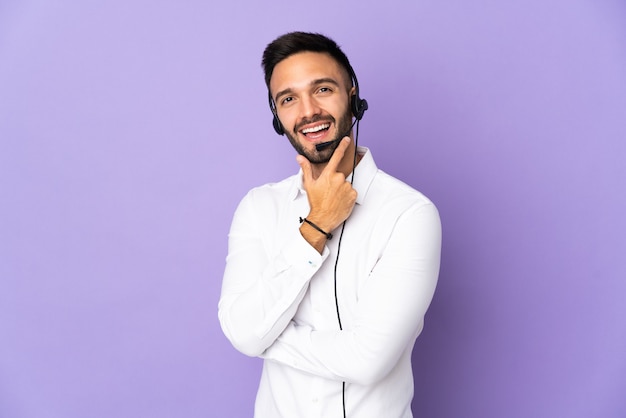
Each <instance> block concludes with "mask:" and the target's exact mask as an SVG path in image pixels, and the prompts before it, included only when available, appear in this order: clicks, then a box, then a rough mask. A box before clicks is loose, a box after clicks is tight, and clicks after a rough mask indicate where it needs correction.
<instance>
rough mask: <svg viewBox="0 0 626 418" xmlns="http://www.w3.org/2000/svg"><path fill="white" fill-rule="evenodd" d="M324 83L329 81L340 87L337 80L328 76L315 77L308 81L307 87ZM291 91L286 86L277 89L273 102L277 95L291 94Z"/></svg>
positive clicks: (276, 99) (275, 100)
mask: <svg viewBox="0 0 626 418" xmlns="http://www.w3.org/2000/svg"><path fill="white" fill-rule="evenodd" d="M324 83H330V84H332V85H334V86H336V87H341V86H340V85H339V83H338V82H337V80H335V79H334V78H330V77H324V78H317V79H315V80H313V81H311V82H310V83H309V87H313V86H317V85H319V84H324ZM291 93H293V89H292V88H291V87H288V88H286V89H284V90H281V91H279V92H278V93H276V96H275V98H274V102H277V101H278V98H279V97H281V96H284V95H287V94H291Z"/></svg>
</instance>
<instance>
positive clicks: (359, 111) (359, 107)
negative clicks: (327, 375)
mask: <svg viewBox="0 0 626 418" xmlns="http://www.w3.org/2000/svg"><path fill="white" fill-rule="evenodd" d="M346 65H347V67H346V70H348V75H350V79H351V80H352V86H353V87H354V94H353V95H352V97H351V98H350V110H351V111H352V115H353V116H354V119H355V120H354V122H352V125H351V126H350V129H348V131H347V132H345V133H344V134H343V135H340V136H339V137H338V138H337V139H335V140H332V141H328V142H323V143H321V144H317V145H316V146H315V148H316V149H317V151H321V150H322V149H324V148H327V147H329V146H330V145H332V144H333V143H335V142H339V141H341V140H342V139H343V137H345V136H347V135H348V134H349V133H350V131H351V130H352V128H353V127H354V124H355V123H356V135H355V139H354V162H353V165H352V178H351V180H350V184H353V183H354V171H355V169H356V161H357V148H358V145H359V122H360V121H361V119H363V115H364V114H365V111H366V110H367V109H368V108H369V106H368V104H367V100H365V99H362V98H361V96H360V95H359V81H358V80H357V78H356V74H355V72H354V69H353V68H352V66H351V65H350V63H349V62H347V63H346ZM267 97H268V100H269V105H270V110H271V111H272V115H273V118H272V125H273V126H274V130H275V131H276V133H277V134H278V135H284V134H285V128H284V127H283V124H282V123H281V122H280V119H279V118H278V112H277V110H276V104H275V103H274V100H273V99H272V93H270V91H269V89H268V91H267ZM346 222H347V219H346V220H345V221H343V224H342V225H341V233H340V234H339V243H338V244H337V256H336V258H335V268H334V272H333V274H334V288H335V308H336V309H337V321H338V323H339V329H340V330H342V331H343V326H342V325H341V315H340V313H339V299H338V298H337V264H339V252H340V251H341V240H342V238H343V231H344V229H345V228H346ZM341 398H342V404H343V417H344V418H346V382H342V389H341Z"/></svg>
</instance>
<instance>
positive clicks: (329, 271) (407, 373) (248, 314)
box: [219, 148, 441, 418]
mask: <svg viewBox="0 0 626 418" xmlns="http://www.w3.org/2000/svg"><path fill="white" fill-rule="evenodd" d="M359 153H361V154H363V158H362V159H361V161H360V162H359V164H358V166H357V167H356V170H355V177H354V183H353V187H354V188H355V189H356V191H357V193H358V197H357V202H356V205H355V207H354V210H353V211H352V214H351V215H350V217H349V218H348V220H347V221H346V223H345V231H344V234H343V237H342V238H341V248H340V255H339V259H338V261H337V262H336V255H337V247H338V244H339V241H340V234H341V227H339V228H337V230H335V231H332V232H333V235H334V237H333V239H332V240H329V241H327V243H326V247H325V248H324V250H323V253H322V254H319V253H318V252H317V251H316V250H315V249H314V248H313V247H311V246H310V245H309V244H308V243H307V242H306V241H305V240H304V238H303V237H302V235H301V234H300V231H299V222H298V218H299V217H304V216H306V215H307V214H308V212H309V205H308V200H307V197H306V192H305V191H304V189H303V187H302V180H301V178H302V176H301V173H300V174H298V175H295V176H292V177H289V178H287V179H286V180H283V181H282V182H279V183H275V184H267V185H265V186H262V187H259V188H255V189H253V190H251V191H250V192H249V193H248V194H247V195H246V197H245V198H244V199H243V200H242V201H241V203H240V205H239V207H238V208H237V211H236V213H235V216H234V219H233V223H232V227H231V231H230V234H229V250H228V257H227V259H226V269H225V273H224V281H223V285H222V295H221V298H220V302H219V319H220V323H221V325H222V329H223V331H224V333H225V335H226V336H227V337H228V339H229V340H230V341H231V342H232V344H233V345H234V346H235V348H237V349H238V350H239V351H241V352H242V353H244V354H247V355H249V356H260V357H262V358H264V359H265V361H264V366H263V374H262V377H261V382H260V386H259V390H258V393H257V399H256V405H255V417H257V418H273V417H286V418H300V417H324V418H329V417H342V416H343V406H342V386H343V385H342V382H346V388H345V403H346V406H345V408H346V414H347V416H348V417H350V418H356V417H359V418H361V417H375V418H380V417H385V418H396V417H398V418H400V417H411V416H412V414H411V409H410V406H411V400H412V398H413V373H412V369H411V352H412V349H413V345H414V343H415V339H416V338H417V336H418V335H419V333H420V332H421V330H422V327H423V320H424V315H425V313H426V310H427V308H428V306H429V304H430V301H431V299H432V296H433V293H434V291H435V286H436V283H437V277H438V274H439V260H440V251H441V224H440V220H439V215H438V212H437V209H436V208H435V206H434V205H433V203H432V202H431V201H429V200H428V199H427V198H426V197H425V196H424V195H422V194H421V193H419V192H417V191H416V190H414V189H412V188H411V187H409V186H407V185H406V184H404V183H402V182H401V181H399V180H397V179H395V178H393V177H391V176H389V175H387V174H386V173H384V172H382V171H380V170H378V168H377V167H376V164H375V163H374V160H373V158H372V156H371V153H370V152H369V151H368V150H367V149H366V148H359ZM347 180H348V181H349V180H350V178H348V179H347ZM335 264H337V265H336V267H335ZM335 268H336V271H337V273H336V281H337V305H338V310H339V315H340V319H341V325H342V328H343V329H342V330H340V329H339V324H338V314H337V305H336V303H335V285H334V283H335V274H334V271H335Z"/></svg>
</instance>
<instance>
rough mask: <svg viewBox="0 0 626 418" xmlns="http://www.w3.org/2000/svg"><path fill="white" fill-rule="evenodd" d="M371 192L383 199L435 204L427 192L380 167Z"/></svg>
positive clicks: (407, 202)
mask: <svg viewBox="0 0 626 418" xmlns="http://www.w3.org/2000/svg"><path fill="white" fill-rule="evenodd" d="M371 192H372V194H373V195H374V196H375V197H376V198H377V199H380V200H382V201H387V202H390V201H395V202H398V201H404V202H405V203H406V204H425V205H433V202H432V201H431V200H430V199H429V198H428V197H427V196H426V195H425V194H423V193H422V192H420V191H419V190H417V189H416V188H414V187H413V186H411V185H409V184H407V183H405V182H404V181H402V180H400V179H399V178H397V177H394V176H392V175H391V174H388V173H386V172H384V171H383V170H380V169H379V170H378V172H377V173H376V176H375V178H374V181H373V182H372V186H371Z"/></svg>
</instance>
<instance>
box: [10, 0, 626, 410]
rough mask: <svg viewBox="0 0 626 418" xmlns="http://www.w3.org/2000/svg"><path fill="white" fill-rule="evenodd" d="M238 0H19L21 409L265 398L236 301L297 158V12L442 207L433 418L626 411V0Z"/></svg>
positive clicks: (428, 337) (196, 406)
mask: <svg viewBox="0 0 626 418" xmlns="http://www.w3.org/2000/svg"><path fill="white" fill-rule="evenodd" d="M212 3H215V2H209V1H199V0H196V1H191V0H190V1H177V2H175V1H164V0H162V1H154V0H150V1H148V0H143V1H141V0H130V1H129V0H127V1H119V2H97V1H61V2H54V1H44V0H40V1H36V0H19V1H18V0H3V1H2V2H1V3H0V141H1V142H0V174H1V175H0V417H3V418H4V417H7V418H40V417H47V418H56V417H58V418H82V417H90V418H105V417H106V418H108V417H117V418H136V417H151V418H161V417H185V418H195V417H246V416H251V411H252V407H253V402H254V394H255V391H256V386H257V383H258V378H259V372H260V360H258V359H249V358H247V357H245V356H243V355H242V354H239V353H238V352H236V351H235V350H234V349H233V348H232V347H231V346H230V344H229V343H228V341H227V340H226V338H225V337H224V336H223V334H222V332H221V330H220V328H219V324H218V321H217V301H218V298H219V291H220V285H221V275H222V272H223V267H224V257H225V255H226V240H227V238H226V236H227V231H228V228H229V225H230V221H231V217H232V214H233V211H234V209H235V207H236V205H237V203H238V202H239V200H240V199H241V197H242V196H243V195H244V193H245V192H246V191H247V190H248V189H249V188H251V187H253V186H255V185H259V184H261V183H265V182H268V181H274V180H279V179H281V178H283V177H285V176H287V175H289V174H292V173H293V172H294V171H295V170H297V165H296V163H295V158H294V153H293V151H292V149H291V147H290V145H289V144H288V143H287V141H286V139H285V138H283V137H278V136H277V135H275V134H274V132H273V130H272V127H271V123H270V119H271V117H270V112H269V110H268V108H267V99H266V91H265V87H264V83H263V79H262V73H261V69H260V56H261V52H262V50H263V48H264V46H265V45H266V44H267V43H268V42H269V41H271V40H272V39H273V38H274V37H276V36H277V35H279V34H282V33H284V32H286V31H290V30H312V31H321V32H323V33H326V34H328V35H330V36H332V37H333V38H335V39H336V40H337V41H338V42H339V43H340V44H341V45H342V46H343V48H344V50H345V51H346V52H347V54H348V56H349V57H350V58H351V60H352V63H353V65H354V67H355V69H356V72H357V74H358V76H359V81H360V84H361V93H362V96H363V97H365V98H366V99H367V100H368V101H369V104H370V110H369V111H368V112H367V113H366V115H365V118H364V119H363V122H362V123H361V138H360V143H361V145H365V146H368V147H370V148H371V149H372V150H373V152H374V155H375V157H376V160H377V162H378V164H379V166H380V167H382V168H383V169H384V170H386V171H387V172H389V173H391V174H393V175H395V176H397V177H399V178H401V179H402V180H404V181H406V182H408V183H409V184H411V185H413V186H414V187H416V188H418V189H419V190H421V191H423V192H424V193H426V194H427V195H428V196H429V197H431V198H432V199H433V200H434V201H435V203H436V204H437V205H438V207H439V209H440V212H441V216H442V221H443V226H444V247H443V264H442V270H441V276H440V283H439V287H438V289H437V292H436V294H435V299H434V301H433V304H432V306H431V309H430V311H429V313H428V315H427V321H426V328H425V330H424V332H423V334H422V336H421V337H420V338H419V339H418V342H417V344H416V348H415V352H414V373H415V379H416V395H415V402H414V411H415V413H416V416H418V417H429V418H439V417H442V418H443V417H445V418H458V417H476V418H485V417H487V418H492V417H493V418H500V417H507V418H516V417H519V418H527V417H533V418H537V417H539V418H543V417H545V418H548V417H550V418H552V417H568V418H572V417H573V418H578V417H580V418H583V417H585V418H586V417H605V418H618V417H624V416H626V396H625V394H626V303H624V295H626V280H625V279H626V262H625V258H626V257H625V254H626V221H625V217H626V190H625V189H626V187H625V183H626V181H625V180H626V163H624V159H625V157H626V145H625V143H626V122H625V121H626V46H625V45H626V6H625V4H624V2H623V1H620V0H593V1H592V0H587V1H584V0H552V1H538V0H530V1H516V2H504V1H495V0H477V1H461V0H451V1H436V2H435V1H414V2H409V1H407V2H389V1H386V2H382V1H377V2H374V1H345V2H335V1H332V2H331V1H320V2H315V3H310V2H308V3H305V2H303V3H298V2H293V1H273V2H265V3H267V4H261V2H253V1H249V2H246V3H239V2H235V1H233V2H224V4H223V5H216V4H212ZM226 3H228V4H226ZM270 4H271V5H270ZM398 320H402V319H401V318H398Z"/></svg>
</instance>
